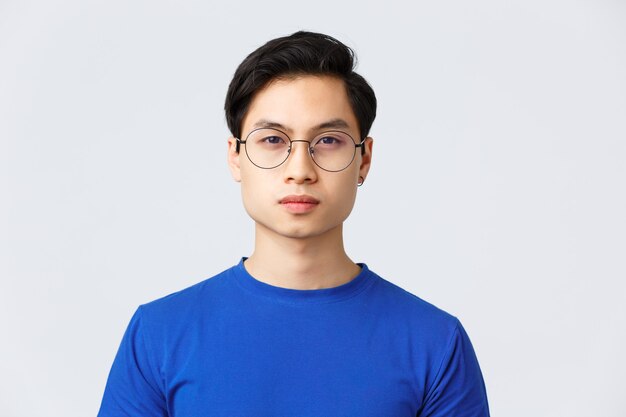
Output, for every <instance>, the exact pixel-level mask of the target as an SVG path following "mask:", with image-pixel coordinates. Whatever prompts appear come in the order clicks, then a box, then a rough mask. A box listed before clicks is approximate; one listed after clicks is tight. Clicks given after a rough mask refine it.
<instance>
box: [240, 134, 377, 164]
mask: <svg viewBox="0 0 626 417" xmlns="http://www.w3.org/2000/svg"><path fill="white" fill-rule="evenodd" d="M237 142H238V143H241V144H244V145H246V155H247V156H248V159H249V160H250V162H252V163H253V164H254V165H256V166H257V167H259V168H262V169H272V168H276V167H277V166H279V165H281V164H283V163H284V162H285V161H286V160H287V158H289V154H290V153H291V148H292V145H293V143H294V142H306V143H308V144H309V146H308V150H309V155H311V158H312V159H313V162H315V164H316V165H317V166H318V167H320V168H322V169H323V170H324V171H330V172H339V171H343V170H344V169H346V168H348V167H349V166H350V164H351V163H352V161H353V160H354V156H355V155H356V148H361V149H362V150H363V151H364V150H365V148H364V147H363V143H364V142H365V139H363V140H362V141H361V142H360V143H355V142H354V139H352V136H350V135H348V134H347V133H346V132H342V131H340V130H331V131H327V132H323V133H320V134H319V135H317V136H315V138H313V140H311V141H307V140H291V138H289V136H287V134H286V133H285V132H282V131H280V130H277V129H270V128H265V127H263V128H259V129H255V130H253V131H251V132H250V133H248V136H246V140H241V139H237ZM237 150H238V149H237Z"/></svg>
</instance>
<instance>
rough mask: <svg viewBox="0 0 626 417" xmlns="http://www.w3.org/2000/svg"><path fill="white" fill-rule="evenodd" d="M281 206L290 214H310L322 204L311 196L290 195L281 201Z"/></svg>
mask: <svg viewBox="0 0 626 417" xmlns="http://www.w3.org/2000/svg"><path fill="white" fill-rule="evenodd" d="M279 203H280V205H281V206H283V207H284V208H286V209H287V211H289V212H290V213H294V214H300V213H308V212H310V211H312V210H314V209H315V208H316V207H317V205H318V204H319V203H320V202H319V200H318V199H317V198H315V197H312V196H310V195H306V194H303V195H288V196H286V197H283V198H281V199H280V201H279Z"/></svg>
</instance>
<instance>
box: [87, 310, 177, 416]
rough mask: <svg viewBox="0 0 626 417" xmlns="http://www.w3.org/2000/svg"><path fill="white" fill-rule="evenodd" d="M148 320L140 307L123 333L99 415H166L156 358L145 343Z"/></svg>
mask: <svg viewBox="0 0 626 417" xmlns="http://www.w3.org/2000/svg"><path fill="white" fill-rule="evenodd" d="M145 332H146V329H145V323H144V322H143V318H142V309H141V307H139V308H138V309H137V311H136V312H135V314H134V315H133V317H132V319H131V320H130V324H129V325H128V328H127V329H126V332H125V333H124V337H123V338H122V343H121V344H120V347H119V350H118V351H117V355H116V356H115V360H114V361H113V366H112V367H111V372H110V373H109V379H108V380H107V384H106V388H105V390H104V396H103V398H102V404H101V406H100V412H99V413H98V417H113V416H115V417H122V416H123V417H139V416H141V417H166V416H167V408H166V405H165V397H164V395H163V391H162V389H161V388H160V387H161V386H162V384H161V383H160V381H161V378H160V377H159V371H158V368H157V367H155V365H154V364H155V362H156V359H157V358H155V356H154V354H153V352H151V350H150V348H149V346H148V345H146V339H147V338H146V335H145Z"/></svg>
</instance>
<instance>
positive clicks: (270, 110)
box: [242, 75, 358, 134]
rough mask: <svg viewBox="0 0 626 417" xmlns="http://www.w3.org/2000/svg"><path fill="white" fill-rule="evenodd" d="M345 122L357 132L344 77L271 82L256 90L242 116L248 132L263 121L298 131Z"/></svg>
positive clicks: (318, 77)
mask: <svg viewBox="0 0 626 417" xmlns="http://www.w3.org/2000/svg"><path fill="white" fill-rule="evenodd" d="M337 121H344V122H345V126H346V127H345V128H342V129H341V130H346V131H349V132H352V133H355V134H356V132H357V131H358V128H357V126H358V123H357V120H356V117H355V115H354V112H353V111H352V106H351V105H350V100H349V98H348V95H347V93H346V88H345V85H344V82H343V80H341V79H339V78H336V77H331V76H314V75H305V76H298V77H293V78H283V79H277V80H274V81H271V82H270V83H269V84H268V85H267V86H265V87H264V88H263V89H261V90H260V91H259V92H257V93H256V95H255V96H254V98H253V99H252V101H251V102H250V106H249V108H248V112H247V114H246V116H245V117H244V119H243V123H242V132H243V133H244V134H245V133H247V132H249V131H250V130H252V129H253V128H254V126H258V125H259V124H260V123H268V122H270V123H275V124H277V125H281V126H282V127H283V128H284V129H286V130H288V132H287V133H294V132H295V133H299V132H305V131H310V130H314V129H316V128H323V126H325V125H327V124H328V123H329V122H334V123H335V124H336V122H337Z"/></svg>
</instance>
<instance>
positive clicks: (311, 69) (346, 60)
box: [224, 31, 376, 151]
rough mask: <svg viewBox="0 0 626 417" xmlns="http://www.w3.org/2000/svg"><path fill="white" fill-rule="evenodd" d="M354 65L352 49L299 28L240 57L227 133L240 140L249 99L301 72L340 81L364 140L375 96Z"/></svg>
mask: <svg viewBox="0 0 626 417" xmlns="http://www.w3.org/2000/svg"><path fill="white" fill-rule="evenodd" d="M355 66H356V55H355V53H354V51H353V50H352V49H351V48H349V47H348V46H346V45H344V44H343V43H341V42H339V41H338V40H337V39H335V38H333V37H331V36H328V35H324V34H322V33H314V32H304V31H299V32H296V33H294V34H292V35H289V36H284V37H281V38H276V39H272V40H271V41H269V42H267V43H266V44H265V45H263V46H261V47H260V48H258V49H256V50H255V51H254V52H252V53H251V54H250V55H248V56H247V57H246V59H244V60H243V62H242V63H241V64H240V65H239V67H238V68H237V70H236V71H235V75H234V76H233V79H232V81H231V82H230V85H229V86H228V92H227V93H226V102H225V104H224V110H225V111H226V123H227V124H228V128H229V129H230V132H231V133H232V135H233V136H234V137H236V138H240V139H241V136H240V135H241V124H242V121H243V118H244V117H245V115H246V113H247V112H248V108H249V107H250V102H251V101H252V99H253V98H254V95H255V94H256V93H257V92H258V91H259V90H261V89H262V88H263V87H265V86H266V85H267V84H268V83H269V82H271V81H273V80H276V79H281V78H287V79H288V78H291V77H297V76H301V75H329V76H334V77H337V78H339V79H341V80H343V82H344V84H345V87H346V93H347V95H348V99H349V101H350V104H351V106H352V111H353V112H354V115H355V116H356V119H357V121H358V123H359V135H360V139H364V138H365V137H367V135H368V133H369V131H370V128H371V127H372V123H373V122H374V118H375V117H376V95H375V94H374V90H373V89H372V87H370V85H369V84H368V83H367V81H365V78H363V77H361V76H360V75H359V74H357V73H356V72H354V68H355ZM237 148H238V147H237ZM238 150H239V149H237V151H238Z"/></svg>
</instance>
